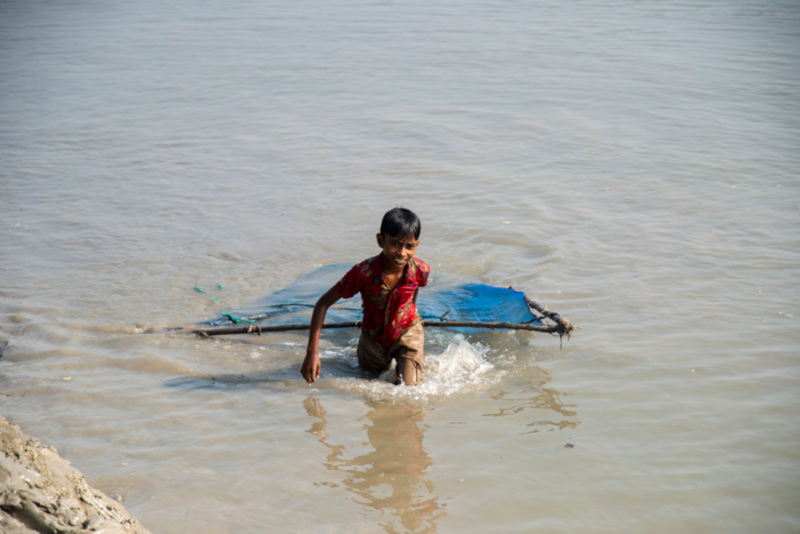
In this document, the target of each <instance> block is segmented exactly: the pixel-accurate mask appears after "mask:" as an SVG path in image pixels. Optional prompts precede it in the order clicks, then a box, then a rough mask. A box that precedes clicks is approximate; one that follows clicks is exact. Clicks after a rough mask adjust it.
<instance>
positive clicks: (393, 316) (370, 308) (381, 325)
mask: <svg viewBox="0 0 800 534" xmlns="http://www.w3.org/2000/svg"><path fill="white" fill-rule="evenodd" d="M430 271H431V268H430V267H429V266H428V264H427V263H425V262H424V261H422V260H418V259H416V258H411V261H409V262H408V265H406V267H405V273H404V274H403V278H402V279H401V280H400V281H399V282H398V283H397V285H396V286H395V287H394V289H392V290H390V289H389V288H388V287H386V284H385V283H384V281H383V264H382V262H381V254H378V255H377V256H375V257H374V258H370V259H368V260H364V261H362V262H361V263H359V264H357V265H355V266H353V268H352V269H350V270H349V271H348V272H347V274H346V275H344V277H343V278H342V279H341V280H339V282H338V283H337V284H336V287H337V289H339V294H340V295H341V296H342V298H350V297H353V296H355V294H356V293H359V292H361V307H362V309H363V310H364V322H363V326H362V330H363V331H364V332H366V333H367V334H369V335H370V336H371V337H372V338H373V339H375V340H376V341H378V342H379V343H380V344H381V345H383V347H384V348H387V349H388V348H389V347H390V346H391V344H392V343H393V342H394V341H395V340H396V339H397V338H399V337H400V334H402V333H403V330H405V329H407V328H409V327H410V326H412V325H413V324H414V323H417V322H419V321H420V320H421V319H420V316H419V314H418V313H417V306H416V305H415V304H414V294H415V293H416V291H417V289H418V288H420V287H423V286H426V285H428V274H429V273H430Z"/></svg>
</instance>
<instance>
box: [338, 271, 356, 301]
mask: <svg viewBox="0 0 800 534" xmlns="http://www.w3.org/2000/svg"><path fill="white" fill-rule="evenodd" d="M361 280H362V278H361V266H360V265H353V268H352V269H350V270H349V271H347V274H345V275H344V276H343V277H342V279H341V280H339V281H338V282H337V283H336V289H338V290H339V295H341V296H342V298H343V299H349V298H350V297H352V296H355V295H356V293H358V292H359V291H361Z"/></svg>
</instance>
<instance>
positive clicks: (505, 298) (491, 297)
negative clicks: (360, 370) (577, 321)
mask: <svg viewBox="0 0 800 534" xmlns="http://www.w3.org/2000/svg"><path fill="white" fill-rule="evenodd" d="M350 267H352V265H351V264H348V263H339V264H334V265H328V266H325V267H321V268H319V269H316V270H314V271H312V272H310V273H307V274H305V275H303V276H301V277H300V278H299V279H298V280H297V281H296V282H295V283H293V284H292V285H290V286H289V287H287V288H285V289H281V290H279V291H276V292H274V293H272V294H270V295H268V296H266V297H264V298H263V299H260V300H258V301H256V302H254V303H253V304H251V305H249V306H247V307H245V308H241V309H236V310H226V311H224V312H223V313H222V314H221V315H220V316H218V317H216V318H214V319H211V320H209V321H205V322H204V323H201V324H203V325H208V326H223V325H231V324H233V323H240V322H244V323H252V324H258V325H287V324H301V323H308V322H309V321H310V320H311V312H312V309H313V306H314V304H315V303H316V301H317V299H319V297H320V296H322V294H323V293H325V291H327V290H328V289H329V288H330V287H331V286H332V285H333V284H335V283H336V282H337V281H338V280H339V279H340V278H341V277H342V276H343V275H344V274H345V273H346V272H347V270H348V269H350ZM417 309H418V310H419V313H420V315H421V316H422V317H423V319H426V320H428V321H438V320H442V321H448V322H452V321H484V322H508V323H530V324H535V325H541V324H542V322H541V318H540V317H539V315H538V314H535V313H534V311H533V310H531V308H530V306H529V305H528V302H527V301H526V298H525V294H524V293H522V292H520V291H516V290H514V289H511V288H504V287H497V286H491V285H486V284H477V283H455V282H454V283H438V281H436V280H433V282H432V283H430V284H429V285H428V286H427V287H424V288H422V289H421V290H420V292H419V297H418V299H417ZM360 320H361V299H360V298H359V297H358V296H356V297H353V298H351V299H347V300H341V301H339V302H337V303H336V304H335V305H334V306H332V307H331V308H329V309H328V313H327V316H326V322H355V321H360Z"/></svg>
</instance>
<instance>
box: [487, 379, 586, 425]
mask: <svg viewBox="0 0 800 534" xmlns="http://www.w3.org/2000/svg"><path fill="white" fill-rule="evenodd" d="M549 381H550V374H549V373H547V372H543V373H542V377H541V384H539V385H538V386H537V387H536V394H535V395H533V396H531V397H529V396H524V397H518V396H517V397H511V396H509V393H508V392H507V391H500V392H498V393H495V394H494V395H492V399H494V400H496V401H501V402H503V403H510V405H509V406H505V407H502V408H500V409H498V410H497V412H495V413H486V414H483V415H484V416H487V417H503V416H508V415H515V414H518V413H521V412H523V411H528V410H534V411H537V410H538V411H542V412H546V413H547V414H548V415H549V416H550V417H552V412H555V413H556V414H560V415H561V416H563V418H562V419H560V420H553V419H551V418H545V417H543V418H539V419H534V420H533V421H531V422H529V423H527V424H526V426H527V427H528V428H529V429H530V430H528V431H527V432H524V433H525V434H533V433H536V432H539V431H540V430H541V428H549V429H550V430H556V429H557V430H564V429H567V428H575V427H577V426H578V425H579V424H580V422H579V421H574V420H570V419H568V418H572V417H574V416H575V415H577V413H578V412H576V411H575V410H572V409H571V408H574V407H575V405H574V404H567V403H566V402H565V401H564V400H562V397H563V396H565V395H566V394H563V393H561V392H559V391H557V390H555V389H553V388H546V387H544V384H546V383H547V382H549Z"/></svg>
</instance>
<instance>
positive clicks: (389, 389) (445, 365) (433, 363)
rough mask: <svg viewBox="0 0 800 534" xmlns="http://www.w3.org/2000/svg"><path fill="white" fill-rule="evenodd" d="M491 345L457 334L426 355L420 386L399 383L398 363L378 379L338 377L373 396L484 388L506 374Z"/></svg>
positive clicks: (428, 396) (426, 395)
mask: <svg viewBox="0 0 800 534" xmlns="http://www.w3.org/2000/svg"><path fill="white" fill-rule="evenodd" d="M488 353H489V349H488V348H487V347H484V346H482V345H480V344H474V345H473V344H471V343H470V342H469V341H467V340H466V339H464V336H462V335H456V336H455V338H454V339H453V340H452V341H451V342H450V344H449V345H448V346H447V348H446V349H445V350H444V352H442V353H441V354H432V353H428V354H426V355H425V375H424V379H423V381H422V383H421V384H420V385H418V386H416V387H406V386H395V385H394V381H395V379H396V377H397V375H396V373H395V369H394V365H393V366H392V367H391V368H390V369H388V370H387V371H385V372H384V373H383V374H382V375H381V376H380V378H379V379H378V380H363V379H344V378H343V379H335V381H336V382H337V387H341V388H343V389H347V390H349V391H357V392H359V393H362V394H364V395H366V396H367V397H368V398H370V399H372V400H393V401H403V402H408V401H417V402H419V401H423V402H427V401H429V400H432V399H439V398H446V397H451V396H453V395H458V394H462V393H466V392H469V391H476V390H480V389H484V388H486V387H488V386H490V385H492V384H494V383H496V382H497V381H498V380H500V379H501V378H502V375H503V374H504V372H503V371H498V370H496V369H495V367H494V365H492V364H491V363H490V362H489V361H488V358H487V356H488Z"/></svg>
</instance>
